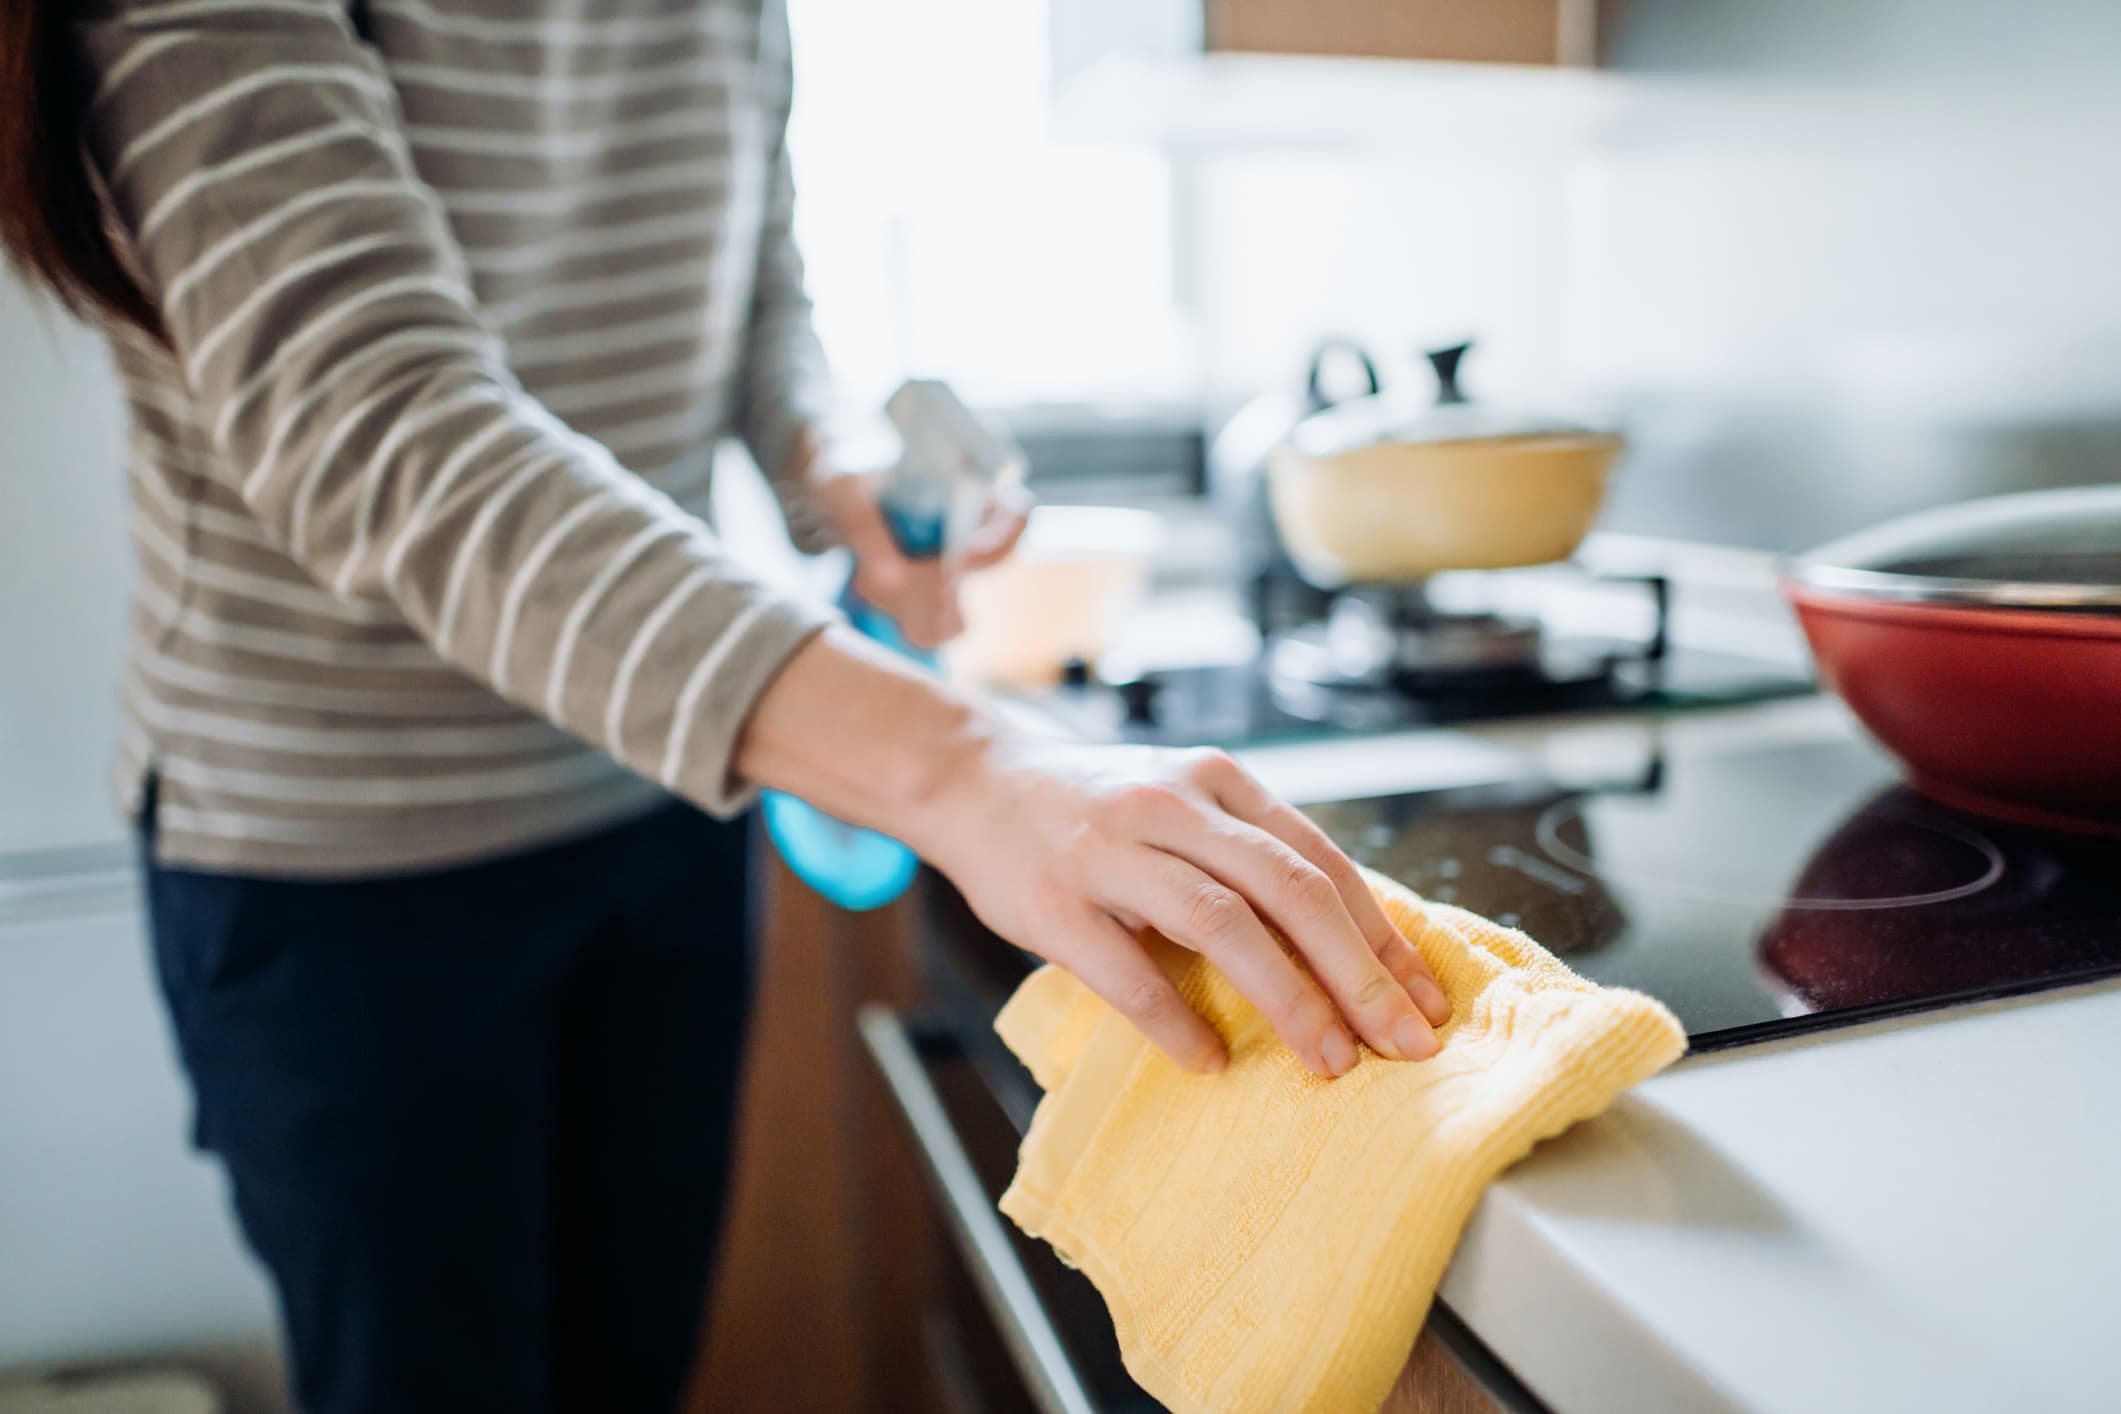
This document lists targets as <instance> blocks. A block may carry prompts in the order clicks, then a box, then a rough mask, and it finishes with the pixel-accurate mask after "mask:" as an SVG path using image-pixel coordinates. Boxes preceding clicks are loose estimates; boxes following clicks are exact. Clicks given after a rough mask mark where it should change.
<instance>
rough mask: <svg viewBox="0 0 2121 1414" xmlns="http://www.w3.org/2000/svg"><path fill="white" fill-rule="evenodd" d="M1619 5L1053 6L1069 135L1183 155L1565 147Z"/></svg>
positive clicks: (1122, 0) (1164, 0)
mask: <svg viewBox="0 0 2121 1414" xmlns="http://www.w3.org/2000/svg"><path fill="white" fill-rule="evenodd" d="M1618 4H1619V0H1050V3H1049V9H1048V12H1047V13H1048V25H1049V39H1050V48H1049V54H1050V57H1051V65H1052V67H1051V76H1052V92H1053V104H1054V107H1053V112H1054V122H1055V128H1056V131H1057V132H1059V133H1060V134H1061V135H1063V136H1066V137H1072V138H1077V139H1081V140H1086V141H1116V142H1146V143H1152V144H1156V145H1160V146H1163V147H1166V148H1170V149H1174V150H1188V149H1203V148H1218V147H1256V146H1261V145H1272V146H1281V147H1287V146H1323V147H1350V146H1380V145H1403V144H1405V143H1407V142H1409V141H1430V142H1437V141H1444V142H1450V143H1452V144H1454V145H1456V146H1459V147H1462V148H1474V147H1479V148H1482V149H1495V148H1514V149H1522V148H1525V147H1527V146H1530V147H1537V148H1551V147H1553V146H1555V145H1556V144H1560V143H1565V142H1567V141H1568V140H1569V138H1570V135H1571V134H1573V133H1574V132H1576V131H1578V130H1579V129H1580V127H1581V124H1582V120H1583V117H1584V115H1585V114H1586V112H1587V111H1588V109H1589V108H1590V107H1591V105H1593V104H1595V103H1596V102H1597V101H1598V95H1599V94H1600V93H1601V92H1603V91H1604V85H1603V84H1602V83H1601V79H1602V77H1603V76H1602V75H1600V74H1599V73H1598V72H1597V70H1596V66H1595V63H1594V61H1595V59H1596V56H1597V53H1598V50H1599V46H1600V39H1601V36H1602V35H1603V34H1604V33H1605V32H1606V31H1607V29H1608V27H1609V26H1610V23H1611V20H1612V18H1613V14H1614V11H1615V8H1616V7H1617V5H1618Z"/></svg>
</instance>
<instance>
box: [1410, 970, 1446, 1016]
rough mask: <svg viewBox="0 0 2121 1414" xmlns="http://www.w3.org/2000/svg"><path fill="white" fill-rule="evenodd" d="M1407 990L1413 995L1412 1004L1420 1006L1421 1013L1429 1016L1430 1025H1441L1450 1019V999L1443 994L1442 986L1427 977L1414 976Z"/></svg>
mask: <svg viewBox="0 0 2121 1414" xmlns="http://www.w3.org/2000/svg"><path fill="white" fill-rule="evenodd" d="M1408 991H1409V992H1410V993H1412V995H1413V997H1414V1005H1416V1006H1418V1007H1420V1008H1421V1014H1422V1015H1423V1016H1426V1017H1427V1018H1429V1024H1430V1025H1431V1026H1441V1025H1443V1024H1444V1023H1445V1022H1446V1021H1449V1020H1450V1019H1451V999H1450V998H1449V997H1447V996H1445V995H1444V992H1443V988H1441V987H1439V986H1437V985H1436V984H1435V983H1434V982H1431V981H1430V980H1429V979H1428V978H1426V977H1416V978H1415V979H1414V985H1413V986H1412V987H1410V988H1408Z"/></svg>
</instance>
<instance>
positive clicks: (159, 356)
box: [80, 0, 824, 875]
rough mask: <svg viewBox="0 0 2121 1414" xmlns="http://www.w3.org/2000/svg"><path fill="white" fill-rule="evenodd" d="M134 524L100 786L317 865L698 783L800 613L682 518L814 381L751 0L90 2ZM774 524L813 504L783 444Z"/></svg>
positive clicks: (796, 418) (808, 532)
mask: <svg viewBox="0 0 2121 1414" xmlns="http://www.w3.org/2000/svg"><path fill="white" fill-rule="evenodd" d="M80 32H81V36H82V40H83V45H84V48H85V52H86V54H87V58H88V63H89V65H90V68H91V70H92V72H93V74H94V76H95V78H96V84H97V86H96V94H95V98H94V107H93V111H92V113H91V115H90V119H89V145H90V149H91V157H92V165H93V167H94V168H95V170H96V173H97V175H98V177H99V178H100V181H101V183H102V185H103V187H104V189H105V191H106V194H107V197H108V200H109V202H110V205H111V209H112V213H113V218H114V222H115V225H116V227H117V228H118V231H119V234H120V237H121V239H122V241H123V244H124V246H125V247H126V249H127V253H128V254H129V255H130V256H131V257H132V258H133V260H134V262H135V264H136V265H137V267H138V271H139V274H140V276H141V278H142V281H143V283H144V285H145V286H146V288H147V290H148V291H149V293H150V295H151V297H152V298H153V299H154V300H155V302H156V303H157V305H158V306H159V308H160V309H161V310H162V312H163V315H164V318H165V321H166V324H167V330H168V339H167V342H166V343H162V342H156V341H150V340H148V339H146V338H144V337H141V336H137V335H133V334H130V333H125V332H120V333H117V334H115V335H114V340H115V343H116V347H117V353H118V362H119V368H120V373H121V377H122V379H123V382H124V384H125V387H126V390H127V396H128V399H129V402H130V406H131V416H132V425H133V431H132V439H131V448H132V454H131V484H132V489H133V501H134V507H135V515H134V525H135V540H136V542H137V549H138V557H139V574H138V591H137V604H136V609H135V617H136V633H135V638H134V645H133V652H132V658H131V662H130V667H129V671H128V674H127V686H126V730H125V739H124V741H123V743H122V745H121V750H120V764H119V770H120V781H121V786H122V789H123V791H124V794H125V797H126V800H127V802H128V804H129V805H131V806H134V807H137V805H138V803H139V801H140V798H141V795H142V790H143V785H144V783H145V781H146V780H147V779H148V778H149V777H150V776H152V777H153V778H155V779H156V780H157V782H158V799H159V807H158V812H157V813H158V821H159V832H158V839H159V846H158V847H159V849H160V851H161V853H162V855H163V857H164V858H165V859H166V860H167V861H169V862H174V863H182V864H190V865H196V866H201V867H208V868H216V869H229V870H240V871H244V872H257V873H281V874H296V875H345V874H359V873H366V872H380V871H391V870H402V869H408V868H423V867H431V866H437V865H442V864H447V863H450V862H454V861H460V860H464V859H469V858H473V857H477V856H480V855H486V854H493V853H497V852H502V851H506V850H509V849H514V848H519V847H523V846H526V845H530V844H533V843H536V842H539V841H542V840H548V839H552V838H557V837H560V836H563V835H566V834H570V833H574V832H578V831H582V830H586V829H590V828H593V827H595V826H597V825H600V824H603V823H607V822H610V821H614V820H617V819H619V818H621V817H623V816H626V815H628V814H631V813H633V812H636V811H638V810H641V809H643V808H646V807H647V806H648V805H650V804H651V803H652V802H653V801H655V800H656V799H659V798H661V796H662V792H663V790H665V789H668V790H671V791H675V792H677V793H679V794H682V795H684V796H687V797H689V798H691V799H693V800H695V801H698V802H700V803H702V804H705V805H707V806H709V807H710V808H722V809H726V808H733V807H734V806H735V805H736V804H738V803H739V802H740V800H741V799H742V797H743V795H744V788H743V786H742V784H741V783H740V782H737V781H734V780H733V779H732V776H731V771H730V755H731V751H732V747H733V743H734V740H735V737H736V734H737V732H738V729H739V728H740V726H741V724H742V721H743V718H744V716H745V714H746V712H747V711H748V710H749V709H750V707H751V705H752V703H753V701H754V699H755V698H756V697H757V696H758V695H759V694H760V693H761V692H762V691H763V690H764V688H765V686H766V684H767V683H768V682H769V681H770V680H771V678H772V677H773V675H774V674H775V673H776V672H777V671H778V669H779V668H780V666H781V664H782V663H783V662H785V660H786V659H787V657H788V656H789V655H790V654H791V653H792V652H793V651H794V650H795V649H796V648H797V647H798V646H799V645H800V644H801V643H802V642H803V641H804V640H805V639H806V638H807V636H808V635H809V634H810V633H811V632H813V631H814V630H815V629H816V628H817V627H818V626H819V625H820V623H821V622H822V621H823V617H824V614H823V611H822V610H820V609H817V608H812V607H806V606H804V605H802V604H800V603H795V602H790V601H789V600H787V599H785V598H784V597H782V596H780V595H778V594H777V593H775V592H773V591H771V590H769V589H767V588H765V587H764V586H762V585H760V584H758V583H756V582H754V581H753V580H751V579H749V578H747V577H746V576H745V575H744V574H743V573H742V572H741V571H740V570H739V569H737V568H736V567H734V566H733V565H732V564H731V563H730V561H729V559H728V557H727V556H726V554H725V551H724V548H723V546H722V545H721V543H720V542H719V541H718V540H717V539H716V538H715V536H714V534H713V533H712V532H711V531H710V530H709V529H708V527H707V526H706V524H705V523H704V522H703V520H702V519H701V518H700V516H699V514H698V512H699V511H700V510H701V509H703V508H704V504H705V498H706V493H707V478H708V473H709V467H710V465H711V453H712V449H713V447H714V444H715V443H716V442H717V440H719V439H720V438H721V436H722V435H723V434H725V433H727V432H735V433H738V434H740V435H742V436H743V437H744V438H745V440H746V441H747V442H748V443H749V444H750V446H751V448H752V450H753V452H754V454H755V455H756V456H757V457H758V460H759V461H760V463H761V465H762V466H763V467H765V468H766V469H767V470H768V471H769V473H780V472H783V470H784V469H785V468H787V466H788V464H789V460H790V453H791V449H792V448H793V447H794V446H795V445H796V442H797V439H798V436H799V433H800V428H801V426H802V425H803V424H804V423H805V422H807V421H810V420H812V419H814V418H817V417H819V416H821V415H822V413H823V408H822V399H823V396H824V389H823V370H822V359H821V357H820V355H819V351H818V347H817V342H816V339H815V337H814V335H813V333H812V331H811V325H810V307H809V303H808V301H807V299H806V298H805V296H804V292H803V283H802V267H801V263H800V261H799V259H798V257H797V254H796V250H795V247H794V244H793V242H792V240H791V237H790V230H789V225H790V206H791V193H790V186H789V177H788V164H787V160H786V155H785V152H784V144H783V139H784V134H785V129H786V118H787V111H788V100H789V66H788V52H787V25H786V19H785V16H784V15H783V14H782V13H781V12H780V9H779V4H778V0H763V13H762V9H761V0H366V3H365V4H355V5H354V6H353V7H352V13H351V14H350V13H349V9H348V7H347V4H346V0H103V3H101V4H98V5H95V6H92V7H90V9H89V10H88V12H87V17H86V18H85V19H84V21H83V23H82V25H81V31H80ZM784 481H787V482H788V483H789V484H787V485H784V486H783V488H782V489H783V492H784V495H783V500H784V503H786V504H787V505H788V507H789V510H790V518H791V522H792V523H793V524H794V527H795V529H796V532H797V538H798V543H802V542H804V541H806V540H813V541H814V540H815V539H816V538H817V536H816V527H815V525H814V524H812V523H811V521H810V517H809V513H808V511H807V509H806V504H805V502H804V501H803V500H802V497H801V492H800V490H799V489H798V488H797V487H795V485H794V484H793V478H786V477H784Z"/></svg>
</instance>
